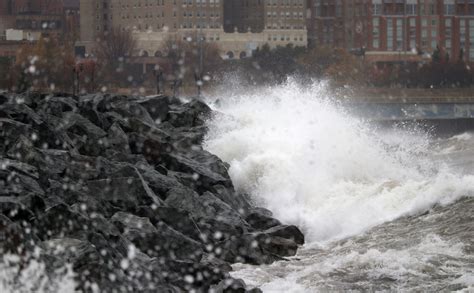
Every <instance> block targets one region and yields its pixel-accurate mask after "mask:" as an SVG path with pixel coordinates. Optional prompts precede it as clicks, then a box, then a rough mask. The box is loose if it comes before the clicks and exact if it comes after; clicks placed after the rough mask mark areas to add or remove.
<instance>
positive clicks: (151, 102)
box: [138, 96, 179, 122]
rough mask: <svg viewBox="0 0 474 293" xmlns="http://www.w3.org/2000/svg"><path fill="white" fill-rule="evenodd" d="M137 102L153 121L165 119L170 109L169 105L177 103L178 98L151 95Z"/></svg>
mask: <svg viewBox="0 0 474 293" xmlns="http://www.w3.org/2000/svg"><path fill="white" fill-rule="evenodd" d="M138 103H139V104H140V105H141V106H143V107H144V108H145V109H147V110H148V113H149V114H150V116H151V118H152V119H153V120H155V122H161V121H165V120H166V117H167V116H168V112H169V111H170V105H172V104H175V105H177V104H179V100H176V99H174V98H170V97H167V96H153V97H146V98H141V99H139V100H138Z"/></svg>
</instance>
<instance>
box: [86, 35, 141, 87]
mask: <svg viewBox="0 0 474 293" xmlns="http://www.w3.org/2000/svg"><path fill="white" fill-rule="evenodd" d="M136 47H137V42H136V40H135V39H134V37H133V35H132V33H131V31H128V30H122V29H120V28H113V29H111V30H110V31H108V32H105V33H103V34H102V36H101V37H100V38H99V41H98V42H97V44H96V48H95V51H94V52H95V55H96V57H97V62H98V64H99V65H100V67H101V69H102V73H103V74H104V75H105V76H104V77H105V78H106V79H108V81H109V82H110V81H116V80H117V79H120V78H121V75H122V73H123V72H124V69H125V65H126V62H127V60H128V59H129V58H130V57H132V55H133V52H134V51H135V49H136Z"/></svg>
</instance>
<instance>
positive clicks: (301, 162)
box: [206, 84, 474, 292]
mask: <svg viewBox="0 0 474 293" xmlns="http://www.w3.org/2000/svg"><path fill="white" fill-rule="evenodd" d="M241 92H242V91H241ZM215 107H216V110H218V111H220V112H221V113H222V114H221V115H217V116H216V117H214V119H213V120H212V121H210V122H209V126H210V134H209V136H208V139H207V143H206V147H207V149H208V150H210V151H211V152H213V153H215V154H217V155H219V156H220V157H221V158H222V159H224V160H225V161H227V162H229V163H230V165H231V168H230V174H231V176H232V179H233V180H234V183H235V185H236V187H237V188H238V189H240V190H242V191H244V192H247V193H249V194H251V195H252V198H253V199H254V200H255V202H257V203H258V204H261V205H263V206H265V207H267V208H269V209H270V210H272V211H273V213H274V214H275V216H276V217H277V218H279V219H281V220H282V221H284V222H287V223H292V224H296V225H298V226H299V227H302V229H303V230H304V232H305V235H306V238H307V244H306V245H305V247H304V248H303V249H301V250H300V251H299V253H298V255H297V256H296V257H294V258H291V259H290V260H289V261H284V262H278V263H275V264H273V265H270V266H260V267H253V266H246V265H235V266H234V268H235V272H234V274H233V276H234V277H239V278H243V279H245V280H246V282H247V283H248V284H250V285H254V286H259V287H261V288H262V289H263V290H264V291H265V292H314V291H325V290H356V291H365V290H387V291H396V290H402V291H408V290H410V291H411V290H419V291H439V290H443V291H453V290H454V291H456V290H461V291H471V290H474V254H473V252H474V219H473V217H474V199H473V197H472V195H474V134H471V133H464V134H461V135H457V136H453V137H450V138H443V139H441V138H436V137H434V136H433V135H432V134H427V133H423V132H417V131H407V130H387V129H384V130H382V129H376V128H375V127H373V126H370V125H369V124H368V123H366V122H364V121H362V120H360V119H357V118H354V117H350V116H349V115H348V114H346V113H345V111H344V109H341V107H337V106H334V104H333V102H332V101H331V99H330V94H328V93H327V92H325V91H324V88H323V87H321V86H317V85H316V86H314V87H312V88H301V87H298V86H296V85H293V84H287V85H285V86H282V87H275V88H270V89H265V90H259V91H255V92H254V93H248V92H247V93H245V94H236V95H234V96H230V97H228V98H227V99H225V100H221V101H220V102H219V103H218V104H217V105H216V106H215Z"/></svg>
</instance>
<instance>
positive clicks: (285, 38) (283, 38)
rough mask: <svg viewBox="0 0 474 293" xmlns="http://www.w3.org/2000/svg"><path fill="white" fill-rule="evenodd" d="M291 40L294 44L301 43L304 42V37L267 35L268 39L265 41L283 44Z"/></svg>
mask: <svg viewBox="0 0 474 293" xmlns="http://www.w3.org/2000/svg"><path fill="white" fill-rule="evenodd" d="M292 39H293V41H295V42H298V41H300V42H303V41H304V37H303V36H293V37H291V36H289V35H268V38H267V40H268V41H274V42H283V41H288V42H289V41H291V40H292Z"/></svg>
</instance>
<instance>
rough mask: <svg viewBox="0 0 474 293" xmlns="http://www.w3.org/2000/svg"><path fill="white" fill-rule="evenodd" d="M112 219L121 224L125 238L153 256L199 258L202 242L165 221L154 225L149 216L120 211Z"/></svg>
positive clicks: (185, 258) (181, 258)
mask: <svg viewBox="0 0 474 293" xmlns="http://www.w3.org/2000/svg"><path fill="white" fill-rule="evenodd" d="M111 221H112V222H113V223H116V225H118V226H119V229H120V230H122V231H123V232H122V233H123V235H124V237H125V238H127V239H129V240H130V241H131V242H132V243H133V244H135V246H136V247H137V248H139V249H140V251H143V252H144V253H146V254H147V255H149V256H151V257H164V258H170V259H179V260H199V259H200V258H201V256H202V248H201V244H200V243H199V242H197V241H195V240H192V239H191V238H189V237H186V236H185V235H184V234H182V233H179V232H178V231H176V230H174V229H172V228H171V227H169V226H168V225H166V224H165V223H163V222H159V223H157V225H156V226H155V225H153V224H152V223H151V222H150V220H149V219H148V218H144V217H138V216H135V215H132V214H128V213H124V212H118V213H116V214H115V215H114V216H113V217H112V218H111Z"/></svg>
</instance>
